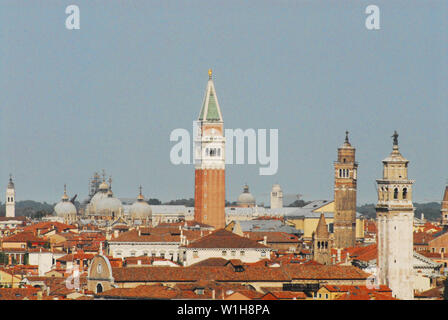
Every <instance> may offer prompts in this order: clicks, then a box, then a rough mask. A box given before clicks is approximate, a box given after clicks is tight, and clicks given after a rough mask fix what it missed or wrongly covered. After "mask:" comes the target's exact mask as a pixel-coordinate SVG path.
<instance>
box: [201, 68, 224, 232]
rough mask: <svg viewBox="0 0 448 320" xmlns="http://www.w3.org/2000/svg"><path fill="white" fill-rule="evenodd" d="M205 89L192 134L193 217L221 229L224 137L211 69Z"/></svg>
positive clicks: (222, 221)
mask: <svg viewBox="0 0 448 320" xmlns="http://www.w3.org/2000/svg"><path fill="white" fill-rule="evenodd" d="M208 75H209V80H208V83H207V88H206V91H205V97H204V102H203V104H202V109H201V113H200V115H199V119H198V121H197V122H196V123H197V126H196V133H195V147H194V148H195V150H194V152H195V192H194V217H195V220H196V221H198V222H201V223H204V224H208V225H211V226H213V227H215V228H216V229H220V228H224V227H225V225H226V216H225V194H226V185H225V137H224V128H223V127H224V122H223V119H222V114H221V109H220V108H219V103H218V97H217V96H216V91H215V85H214V83H213V79H212V70H211V69H210V70H209V73H208Z"/></svg>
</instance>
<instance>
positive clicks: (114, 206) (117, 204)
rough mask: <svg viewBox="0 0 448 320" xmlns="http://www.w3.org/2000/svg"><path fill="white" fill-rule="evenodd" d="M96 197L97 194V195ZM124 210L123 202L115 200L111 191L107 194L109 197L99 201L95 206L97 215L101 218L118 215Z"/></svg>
mask: <svg viewBox="0 0 448 320" xmlns="http://www.w3.org/2000/svg"><path fill="white" fill-rule="evenodd" d="M95 195H96V194H95ZM122 210H123V205H122V203H121V201H120V200H119V199H117V198H114V196H113V193H112V191H111V190H109V192H108V193H107V197H106V198H103V199H101V200H99V201H98V202H97V203H96V206H95V214H97V215H101V216H112V215H113V214H115V215H117V214H119V213H120V212H121V211H122Z"/></svg>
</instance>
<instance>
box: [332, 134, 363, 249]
mask: <svg viewBox="0 0 448 320" xmlns="http://www.w3.org/2000/svg"><path fill="white" fill-rule="evenodd" d="M355 151H356V149H355V148H354V147H352V145H351V144H350V141H349V140H348V131H346V132H345V142H344V144H343V145H342V146H341V147H340V148H338V160H337V161H336V162H335V163H334V206H335V210H334V211H335V212H334V247H335V248H347V247H353V246H354V245H355V243H356V181H357V178H358V163H357V162H356V161H355Z"/></svg>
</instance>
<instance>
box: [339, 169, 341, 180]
mask: <svg viewBox="0 0 448 320" xmlns="http://www.w3.org/2000/svg"><path fill="white" fill-rule="evenodd" d="M341 177H342V169H339V178H341Z"/></svg>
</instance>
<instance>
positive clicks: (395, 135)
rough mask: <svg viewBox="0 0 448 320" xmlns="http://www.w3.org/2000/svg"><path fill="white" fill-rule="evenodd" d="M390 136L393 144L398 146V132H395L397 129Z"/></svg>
mask: <svg viewBox="0 0 448 320" xmlns="http://www.w3.org/2000/svg"><path fill="white" fill-rule="evenodd" d="M392 138H394V146H397V147H398V133H397V130H395V131H394V134H393V135H392Z"/></svg>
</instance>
